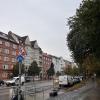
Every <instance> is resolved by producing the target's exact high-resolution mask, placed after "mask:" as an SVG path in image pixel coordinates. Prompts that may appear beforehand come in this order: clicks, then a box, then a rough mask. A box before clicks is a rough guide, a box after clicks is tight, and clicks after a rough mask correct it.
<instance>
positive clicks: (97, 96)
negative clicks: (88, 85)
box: [83, 83, 100, 100]
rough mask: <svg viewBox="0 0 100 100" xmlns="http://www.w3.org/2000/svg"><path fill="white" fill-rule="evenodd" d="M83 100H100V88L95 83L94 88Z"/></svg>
mask: <svg viewBox="0 0 100 100" xmlns="http://www.w3.org/2000/svg"><path fill="white" fill-rule="evenodd" d="M83 100H100V87H99V86H98V85H97V84H96V83H94V87H93V89H92V90H91V91H89V92H88V93H87V95H86V96H85V98H84V99H83Z"/></svg>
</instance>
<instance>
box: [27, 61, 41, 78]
mask: <svg viewBox="0 0 100 100" xmlns="http://www.w3.org/2000/svg"><path fill="white" fill-rule="evenodd" d="M39 73H40V68H39V67H38V64H37V62H36V61H33V62H32V63H31V66H29V69H28V75H33V76H35V75H39Z"/></svg>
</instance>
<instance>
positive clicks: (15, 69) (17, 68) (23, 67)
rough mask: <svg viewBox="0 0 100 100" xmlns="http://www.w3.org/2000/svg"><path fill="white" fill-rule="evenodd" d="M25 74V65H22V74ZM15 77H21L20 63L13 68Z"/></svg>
mask: <svg viewBox="0 0 100 100" xmlns="http://www.w3.org/2000/svg"><path fill="white" fill-rule="evenodd" d="M24 72H25V65H24V64H21V74H24ZM12 73H13V76H18V75H19V63H18V62H17V63H16V64H15V65H14V67H13V71H12Z"/></svg>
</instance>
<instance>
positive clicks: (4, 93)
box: [0, 81, 53, 100]
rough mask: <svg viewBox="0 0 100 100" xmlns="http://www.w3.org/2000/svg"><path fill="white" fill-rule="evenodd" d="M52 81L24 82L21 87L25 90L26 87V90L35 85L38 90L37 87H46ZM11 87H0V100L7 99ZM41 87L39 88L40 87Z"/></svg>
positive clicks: (50, 84)
mask: <svg viewBox="0 0 100 100" xmlns="http://www.w3.org/2000/svg"><path fill="white" fill-rule="evenodd" d="M52 85H53V82H52V81H43V82H38V81H37V82H35V83H33V82H30V83H25V85H24V86H22V89H23V90H25V89H26V88H27V89H28V90H30V89H32V88H34V87H36V88H37V89H38V91H39V87H46V86H52ZM12 88H13V87H6V86H1V87H0V100H9V98H10V97H9V96H11V95H12V94H11V93H10V90H12ZM40 89H41V88H40Z"/></svg>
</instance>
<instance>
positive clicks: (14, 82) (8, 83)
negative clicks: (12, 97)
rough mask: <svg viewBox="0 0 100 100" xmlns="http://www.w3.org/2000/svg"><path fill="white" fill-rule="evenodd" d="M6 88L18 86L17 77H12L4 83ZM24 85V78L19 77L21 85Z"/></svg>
mask: <svg viewBox="0 0 100 100" xmlns="http://www.w3.org/2000/svg"><path fill="white" fill-rule="evenodd" d="M5 83H6V85H7V86H13V85H18V84H19V77H13V78H12V79H10V80H7V81H5ZM24 83H25V78H24V76H21V84H22V85H24Z"/></svg>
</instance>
